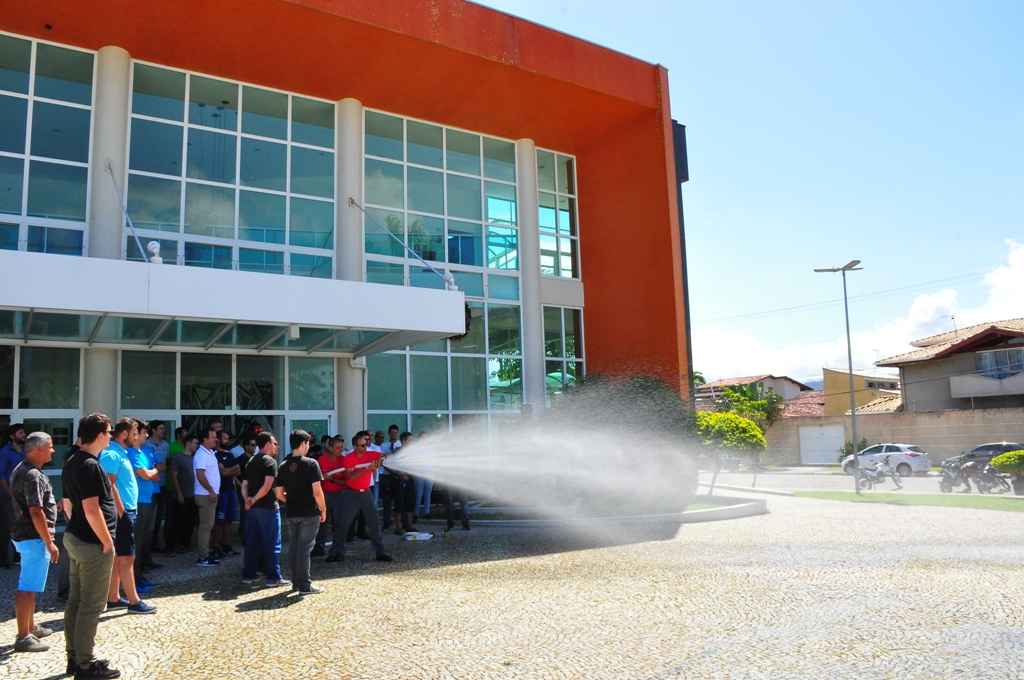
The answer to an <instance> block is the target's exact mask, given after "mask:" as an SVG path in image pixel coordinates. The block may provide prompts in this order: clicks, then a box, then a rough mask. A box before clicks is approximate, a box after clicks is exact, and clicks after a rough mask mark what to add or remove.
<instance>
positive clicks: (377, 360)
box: [366, 354, 408, 411]
mask: <svg viewBox="0 0 1024 680" xmlns="http://www.w3.org/2000/svg"><path fill="white" fill-rule="evenodd" d="M366 383H367V387H366V408H368V409H370V410H373V411H404V410H405V409H406V408H408V404H407V403H406V398H405V397H406V391H405V355H404V354H374V355H371V356H368V357H366Z"/></svg>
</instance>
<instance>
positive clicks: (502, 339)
mask: <svg viewBox="0 0 1024 680" xmlns="http://www.w3.org/2000/svg"><path fill="white" fill-rule="evenodd" d="M519 335H520V322H519V305H497V304H489V305H487V345H488V352H489V353H490V354H519V351H520V350H519Z"/></svg>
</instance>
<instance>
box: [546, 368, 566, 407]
mask: <svg viewBox="0 0 1024 680" xmlns="http://www.w3.org/2000/svg"><path fill="white" fill-rule="evenodd" d="M544 389H545V391H546V392H547V396H548V398H549V399H554V398H557V397H558V395H560V394H562V392H563V391H564V389H565V363H564V362H562V361H545V362H544Z"/></svg>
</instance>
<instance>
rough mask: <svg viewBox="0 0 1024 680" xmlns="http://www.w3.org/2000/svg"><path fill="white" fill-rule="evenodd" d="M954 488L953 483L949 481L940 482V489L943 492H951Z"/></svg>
mask: <svg viewBox="0 0 1024 680" xmlns="http://www.w3.org/2000/svg"><path fill="white" fill-rule="evenodd" d="M952 490H953V485H952V484H950V483H949V482H939V491H941V492H942V493H949V492H950V491H952Z"/></svg>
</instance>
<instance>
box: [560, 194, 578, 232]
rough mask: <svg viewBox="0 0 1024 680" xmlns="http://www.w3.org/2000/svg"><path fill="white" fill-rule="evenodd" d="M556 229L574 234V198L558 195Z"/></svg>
mask: <svg viewBox="0 0 1024 680" xmlns="http://www.w3.org/2000/svg"><path fill="white" fill-rule="evenodd" d="M558 231H560V232H561V233H563V234H569V235H570V236H575V235H576V199H575V198H569V197H568V196H559V197H558Z"/></svg>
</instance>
